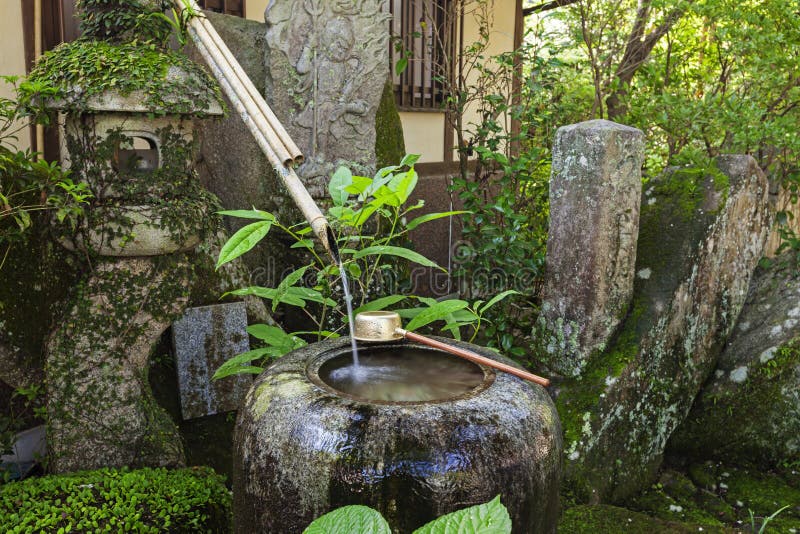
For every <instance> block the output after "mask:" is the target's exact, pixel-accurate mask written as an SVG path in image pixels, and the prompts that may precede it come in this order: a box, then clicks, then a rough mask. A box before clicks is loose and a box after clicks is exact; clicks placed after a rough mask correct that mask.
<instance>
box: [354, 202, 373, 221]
mask: <svg viewBox="0 0 800 534" xmlns="http://www.w3.org/2000/svg"><path fill="white" fill-rule="evenodd" d="M377 209H378V207H377V206H375V205H373V204H367V205H366V206H364V207H363V208H361V209H360V210H358V211H357V212H356V215H355V218H354V219H353V225H355V226H362V225H363V224H364V223H365V222H367V220H369V218H370V217H371V216H372V214H373V213H375V210H377Z"/></svg>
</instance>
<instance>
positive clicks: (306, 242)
mask: <svg viewBox="0 0 800 534" xmlns="http://www.w3.org/2000/svg"><path fill="white" fill-rule="evenodd" d="M289 248H307V249H310V250H314V240H313V239H301V240H300V241H298V242H297V243H294V244H293V245H292V246H291V247H289Z"/></svg>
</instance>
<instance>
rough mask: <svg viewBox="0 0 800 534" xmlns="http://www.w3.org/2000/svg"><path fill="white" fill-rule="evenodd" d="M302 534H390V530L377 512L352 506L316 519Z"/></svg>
mask: <svg viewBox="0 0 800 534" xmlns="http://www.w3.org/2000/svg"><path fill="white" fill-rule="evenodd" d="M303 534H392V529H391V528H389V524H388V523H387V522H386V520H385V519H384V518H383V517H381V514H380V513H378V512H377V511H375V510H373V509H372V508H369V507H367V506H361V505H353V506H345V507H343V508H338V509H336V510H333V511H332V512H328V513H327V514H325V515H323V516H321V517H318V518H317V519H315V520H314V522H313V523H311V524H310V525H308V527H306V529H305V530H304V531H303Z"/></svg>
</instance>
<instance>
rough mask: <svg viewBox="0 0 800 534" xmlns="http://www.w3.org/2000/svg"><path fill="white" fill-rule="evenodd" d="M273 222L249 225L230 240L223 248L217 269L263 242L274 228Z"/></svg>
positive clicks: (265, 221)
mask: <svg viewBox="0 0 800 534" xmlns="http://www.w3.org/2000/svg"><path fill="white" fill-rule="evenodd" d="M272 223H273V221H267V220H264V221H259V222H257V223H253V224H248V225H247V226H245V227H244V228H242V229H240V230H239V231H238V232H236V233H235V234H233V235H232V236H231V238H230V239H228V241H227V242H226V243H225V244H224V245H223V246H222V250H220V252H219V259H217V269H219V268H220V267H222V266H223V265H225V264H226V263H228V262H230V261H233V260H235V259H236V258H238V257H239V256H241V255H242V254H244V253H245V252H247V251H248V250H250V249H252V248H253V247H254V246H256V244H257V243H258V242H259V241H261V240H262V239H263V238H264V236H265V235H267V233H268V232H269V229H270V228H271V227H272Z"/></svg>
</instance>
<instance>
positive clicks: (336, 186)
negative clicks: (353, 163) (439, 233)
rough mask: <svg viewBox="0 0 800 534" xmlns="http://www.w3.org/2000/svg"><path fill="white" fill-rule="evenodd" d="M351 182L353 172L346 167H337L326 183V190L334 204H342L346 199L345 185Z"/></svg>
mask: <svg viewBox="0 0 800 534" xmlns="http://www.w3.org/2000/svg"><path fill="white" fill-rule="evenodd" d="M351 183H353V173H352V172H350V169H348V168H347V167H339V168H338V169H336V172H335V173H333V176H331V181H330V182H329V183H328V192H329V193H330V195H331V200H333V204H334V205H335V206H343V205H344V203H345V201H347V197H348V193H347V186H349V185H350V184H351Z"/></svg>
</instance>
